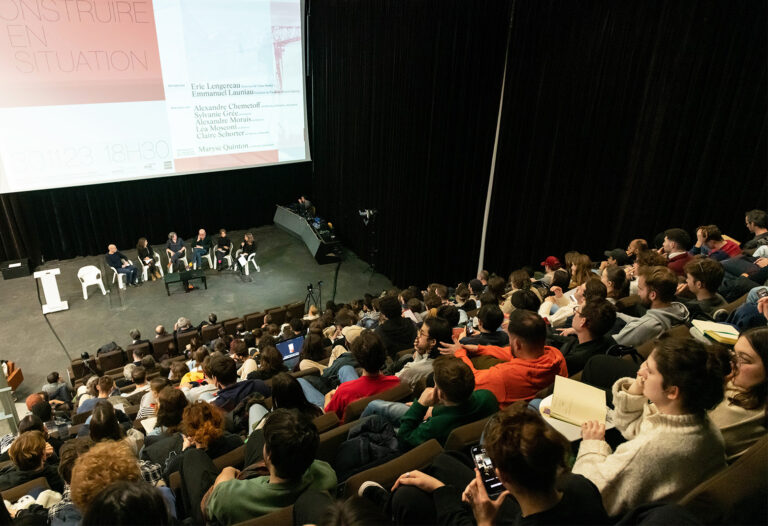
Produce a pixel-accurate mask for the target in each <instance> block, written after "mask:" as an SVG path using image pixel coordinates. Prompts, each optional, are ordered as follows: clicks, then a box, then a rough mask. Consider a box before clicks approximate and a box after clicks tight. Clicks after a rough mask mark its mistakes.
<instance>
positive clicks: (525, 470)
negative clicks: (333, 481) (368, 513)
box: [360, 402, 607, 526]
mask: <svg viewBox="0 0 768 526" xmlns="http://www.w3.org/2000/svg"><path fill="white" fill-rule="evenodd" d="M569 454H570V444H569V443H568V441H567V440H566V439H565V437H563V436H562V435H561V434H560V433H558V432H557V431H555V429H554V428H552V427H551V426H549V424H547V423H546V422H544V420H543V419H542V417H541V415H539V413H538V412H536V411H534V410H532V409H529V408H528V407H527V405H526V404H525V403H523V402H518V403H515V404H514V405H512V406H511V407H510V408H509V409H507V410H506V411H502V412H500V413H497V414H496V415H494V416H493V417H491V419H490V420H489V422H488V425H487V426H486V428H485V434H484V443H483V445H482V447H481V446H476V447H475V448H473V455H472V456H473V460H474V465H475V469H474V470H472V469H471V468H470V467H469V466H467V465H466V464H464V463H463V462H462V461H461V460H459V459H458V458H457V457H456V456H455V455H451V454H445V453H444V454H442V455H440V456H438V457H437V458H436V459H435V461H434V462H433V464H432V466H430V467H429V468H427V470H426V471H427V473H424V472H421V471H409V472H406V473H403V474H402V475H400V477H399V478H398V479H397V481H396V482H395V484H394V486H393V487H392V492H393V493H392V494H391V497H390V496H389V492H387V491H386V490H384V489H383V488H381V486H378V485H375V483H371V482H366V483H364V484H363V485H362V486H361V488H360V489H361V492H360V493H361V495H362V496H363V497H365V498H368V499H371V500H372V501H374V502H377V503H379V504H382V505H384V506H387V507H391V512H392V516H393V517H394V518H395V521H396V523H397V524H452V525H470V524H477V525H478V526H483V525H491V524H526V525H533V524H606V523H607V517H606V514H605V510H604V509H603V504H602V501H601V499H600V493H599V492H598V490H597V487H595V485H594V484H593V483H592V482H590V481H589V480H588V479H586V478H585V477H583V476H581V475H574V474H571V473H569V472H568V469H567V461H568V456H569ZM499 482H500V484H499ZM384 497H388V498H384ZM386 511H389V510H386Z"/></svg>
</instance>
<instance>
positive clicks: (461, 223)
mask: <svg viewBox="0 0 768 526" xmlns="http://www.w3.org/2000/svg"><path fill="white" fill-rule="evenodd" d="M510 7H511V4H510V2H509V1H506V0H504V1H493V0H482V1H472V2H466V1H464V0H461V1H459V0H398V1H393V0H372V1H365V2H361V1H352V0H323V1H311V2H309V14H310V15H309V27H310V33H309V49H310V56H309V64H310V68H311V69H310V71H311V78H312V93H313V97H314V99H313V104H312V107H313V116H312V119H311V120H312V123H313V128H312V131H313V134H312V135H313V157H314V161H313V166H314V176H315V177H314V182H315V198H316V199H315V200H316V202H317V204H318V209H319V211H320V212H321V213H322V214H323V215H324V217H326V218H329V219H332V220H334V221H335V223H336V225H337V227H338V230H339V232H340V235H341V236H342V239H343V241H344V243H345V244H346V245H347V246H349V247H350V248H352V249H353V250H355V251H356V252H357V253H358V254H359V255H360V256H361V257H362V258H363V259H365V260H368V261H369V262H370V245H371V243H373V244H374V245H375V248H376V249H378V253H377V254H376V255H375V256H374V258H375V263H376V266H377V269H378V270H380V271H381V272H382V273H384V274H385V275H387V276H388V277H389V278H391V279H392V281H393V282H394V283H396V284H397V285H399V286H406V285H408V284H410V283H416V284H424V283H426V282H429V281H446V282H452V281H455V280H457V279H465V280H466V279H470V278H472V277H474V275H475V272H476V265H477V260H476V257H477V256H476V255H477V253H478V251H479V245H480V243H479V233H480V230H481V227H482V217H483V206H484V203H485V195H486V190H487V185H488V175H489V171H490V161H491V154H492V150H493V137H494V134H495V130H496V118H497V114H498V104H499V98H500V96H501V81H502V76H503V75H502V73H503V64H504V52H505V47H506V40H507V33H508V27H509V24H508V21H509V12H510ZM370 208H374V209H377V210H379V212H380V214H379V216H378V217H377V219H376V235H375V237H374V236H372V235H371V233H370V230H367V229H366V228H365V227H364V226H363V222H362V220H361V218H360V217H359V216H358V210H360V209H370Z"/></svg>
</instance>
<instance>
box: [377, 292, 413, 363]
mask: <svg viewBox="0 0 768 526" xmlns="http://www.w3.org/2000/svg"><path fill="white" fill-rule="evenodd" d="M379 310H380V311H381V316H383V319H384V322H383V323H381V322H380V323H379V326H378V327H377V328H376V334H377V335H378V336H379V338H381V342H382V343H383V344H384V348H385V349H386V350H387V354H388V355H389V356H390V357H391V358H392V359H393V360H394V359H396V358H397V353H398V352H399V351H402V350H404V349H411V348H413V340H415V339H416V326H415V325H414V324H413V322H412V321H411V320H409V319H408V318H403V316H402V313H403V309H402V306H401V305H400V302H399V301H398V299H397V298H396V297H394V296H385V297H383V298H381V300H380V301H379Z"/></svg>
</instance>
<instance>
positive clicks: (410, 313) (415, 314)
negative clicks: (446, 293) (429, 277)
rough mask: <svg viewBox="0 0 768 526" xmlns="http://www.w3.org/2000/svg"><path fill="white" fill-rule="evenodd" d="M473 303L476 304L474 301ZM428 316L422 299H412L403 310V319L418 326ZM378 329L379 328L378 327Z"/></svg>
mask: <svg viewBox="0 0 768 526" xmlns="http://www.w3.org/2000/svg"><path fill="white" fill-rule="evenodd" d="M472 303H473V304H474V301H473V302H472ZM442 307H445V305H442ZM379 308H381V302H379ZM379 314H381V313H379ZM428 315H429V312H428V311H427V308H426V306H425V305H424V303H423V302H422V301H421V300H420V299H417V298H411V299H409V300H408V302H407V303H406V304H405V307H404V310H403V318H406V319H408V320H411V321H412V322H413V323H415V324H417V325H418V324H419V323H421V322H423V321H424V319H425V318H426V317H427V316H428ZM379 324H381V316H379ZM376 327H378V325H377V326H376Z"/></svg>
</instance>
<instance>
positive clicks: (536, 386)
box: [440, 309, 568, 409]
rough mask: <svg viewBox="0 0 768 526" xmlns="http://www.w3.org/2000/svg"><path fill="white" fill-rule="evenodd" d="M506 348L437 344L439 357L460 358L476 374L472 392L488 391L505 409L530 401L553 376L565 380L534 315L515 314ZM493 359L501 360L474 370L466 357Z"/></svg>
mask: <svg viewBox="0 0 768 526" xmlns="http://www.w3.org/2000/svg"><path fill="white" fill-rule="evenodd" d="M507 333H508V334H509V343H510V345H509V346H508V347H495V346H492V345H461V344H460V343H458V341H455V342H454V343H453V344H447V343H442V344H440V346H441V350H440V352H441V353H442V354H452V355H453V356H456V357H457V358H461V359H462V360H463V361H464V363H466V364H467V365H469V367H470V368H471V369H472V372H473V373H474V374H475V389H487V390H489V391H491V392H492V393H493V394H494V395H495V396H496V399H497V400H498V401H499V408H501V409H504V408H505V407H507V406H508V405H510V404H511V403H513V402H516V401H518V400H531V399H532V398H534V396H535V395H536V393H538V392H539V391H540V390H542V389H544V388H545V387H547V386H549V385H551V384H552V383H554V381H555V376H557V375H560V376H566V377H567V376H568V369H567V368H566V365H565V358H564V357H563V355H562V353H561V352H560V351H559V350H558V349H556V348H554V347H550V346H548V345H544V343H545V341H546V337H547V326H546V324H545V323H544V320H543V319H542V318H541V317H540V316H539V315H538V314H536V313H534V312H530V311H527V310H521V309H518V310H515V311H513V312H512V313H511V314H510V315H509V324H508V325H507ZM470 355H473V356H493V357H494V358H498V359H499V360H502V362H501V363H499V364H496V365H494V366H493V367H491V368H490V369H476V368H475V366H474V365H473V364H472V361H471V360H470V359H469V356H470Z"/></svg>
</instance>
